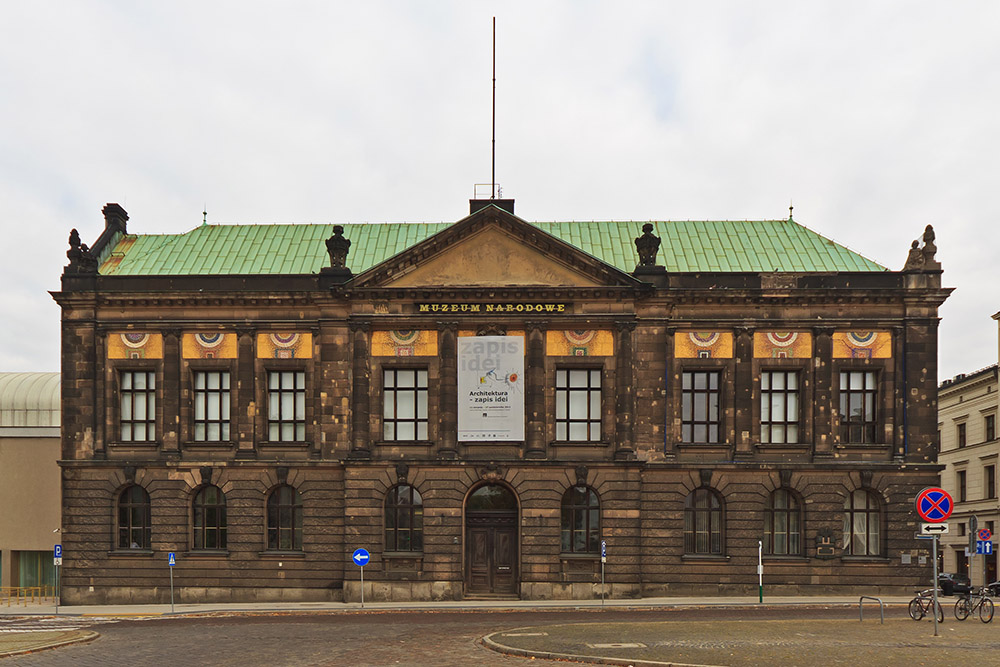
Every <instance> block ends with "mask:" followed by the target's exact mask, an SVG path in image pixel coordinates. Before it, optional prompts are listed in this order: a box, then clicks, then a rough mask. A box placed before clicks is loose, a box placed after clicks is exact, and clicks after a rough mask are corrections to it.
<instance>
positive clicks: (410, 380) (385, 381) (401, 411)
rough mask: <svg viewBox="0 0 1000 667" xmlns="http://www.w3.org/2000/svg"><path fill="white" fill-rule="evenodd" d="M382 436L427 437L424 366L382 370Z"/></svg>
mask: <svg viewBox="0 0 1000 667" xmlns="http://www.w3.org/2000/svg"><path fill="white" fill-rule="evenodd" d="M382 437H383V438H384V439H386V440H410V441H420V440H427V369H426V368H384V369H382Z"/></svg>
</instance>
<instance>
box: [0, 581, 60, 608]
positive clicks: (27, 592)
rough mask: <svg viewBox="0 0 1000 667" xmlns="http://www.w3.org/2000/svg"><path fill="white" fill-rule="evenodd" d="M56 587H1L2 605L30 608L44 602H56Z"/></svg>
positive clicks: (0, 600)
mask: <svg viewBox="0 0 1000 667" xmlns="http://www.w3.org/2000/svg"><path fill="white" fill-rule="evenodd" d="M55 599H56V587H55V586H0V604H4V603H6V604H7V606H8V607H9V606H11V605H12V604H15V605H20V606H24V607H26V606H28V605H29V604H39V603H41V602H42V601H53V602H54V601H55Z"/></svg>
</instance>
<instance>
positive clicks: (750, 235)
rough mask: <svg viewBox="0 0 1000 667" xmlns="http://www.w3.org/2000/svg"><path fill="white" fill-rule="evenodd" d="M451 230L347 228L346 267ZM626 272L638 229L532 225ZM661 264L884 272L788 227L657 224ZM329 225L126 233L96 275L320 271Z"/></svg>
mask: <svg viewBox="0 0 1000 667" xmlns="http://www.w3.org/2000/svg"><path fill="white" fill-rule="evenodd" d="M452 224H454V223H446V222H441V223H366V224H346V225H344V236H345V237H347V238H348V239H350V241H351V249H350V253H349V254H348V256H347V266H348V268H350V269H351V271H353V272H354V273H355V274H358V273H361V272H362V271H366V270H367V269H370V268H372V267H373V266H376V265H377V264H379V263H381V262H383V261H385V260H387V259H389V258H390V257H392V256H393V255H396V254H398V253H400V252H402V251H403V250H406V249H407V248H409V247H411V246H413V245H414V244H416V243H418V242H420V241H423V240H424V239H426V238H428V237H430V236H432V235H433V234H436V233H437V232H440V231H442V230H443V229H446V228H447V227H450V226H451V225H452ZM528 224H531V225H534V226H535V227H538V228H539V229H541V230H543V231H545V232H547V233H549V234H552V235H553V236H556V237H558V238H560V239H562V240H563V241H565V242H567V243H569V244H571V245H573V246H576V247H577V248H579V249H580V250H582V251H584V252H586V253H588V254H590V255H593V256H594V257H597V258H598V259H600V260H602V261H604V262H606V263H608V264H611V265H612V266H615V267H617V268H618V269H620V270H622V271H625V272H628V273H630V272H632V271H633V270H635V265H636V263H637V262H638V255H637V254H636V251H635V238H636V237H637V236H639V235H640V234H641V233H642V225H643V224H644V223H643V222H531V223H528ZM652 224H653V228H654V229H653V233H654V234H655V235H656V236H659V237H660V239H661V240H662V243H661V246H660V253H659V255H658V256H657V263H659V264H663V265H664V266H666V267H667V271H673V272H697V271H720V272H742V271H746V272H768V271H794V272H808V271H885V270H886V269H885V267H882V266H880V265H878V264H876V263H875V262H873V261H871V260H869V259H866V258H865V257H862V256H861V255H859V254H857V253H855V252H853V251H852V250H849V249H847V248H845V247H843V246H841V245H838V244H836V243H834V242H833V241H831V240H829V239H827V238H824V237H823V236H820V235H819V234H817V233H815V232H813V231H811V230H809V229H806V228H805V227H803V226H802V225H800V224H798V223H796V222H794V221H791V220H761V221H747V222H729V221H722V222H691V221H688V222H653V223H652ZM332 234H333V225H332V224H322V225H320V224H302V225H203V226H201V227H196V228H195V229H193V230H191V231H189V232H186V233H184V234H147V235H129V236H126V237H125V238H123V239H122V240H121V241H119V243H118V245H117V246H116V247H115V249H114V250H113V251H112V252H111V254H110V256H109V257H108V258H107V259H106V260H105V261H104V263H103V264H102V265H101V268H100V273H101V274H102V275H109V276H110V275H118V276H151V275H225V274H229V275H252V274H303V273H318V272H319V270H320V269H321V268H323V267H324V266H327V265H328V264H329V257H328V255H327V252H326V245H325V241H326V239H327V238H328V237H329V236H331V235H332Z"/></svg>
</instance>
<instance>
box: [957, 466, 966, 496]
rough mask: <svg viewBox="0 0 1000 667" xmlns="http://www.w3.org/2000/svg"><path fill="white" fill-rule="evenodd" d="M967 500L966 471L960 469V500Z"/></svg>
mask: <svg viewBox="0 0 1000 667" xmlns="http://www.w3.org/2000/svg"><path fill="white" fill-rule="evenodd" d="M965 501H966V486H965V471H964V470H959V471H958V502H960V503H964V502H965Z"/></svg>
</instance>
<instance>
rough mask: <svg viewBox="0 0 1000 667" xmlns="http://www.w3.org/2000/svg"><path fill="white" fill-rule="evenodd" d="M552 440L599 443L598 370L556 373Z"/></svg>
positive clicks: (583, 369)
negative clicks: (554, 429)
mask: <svg viewBox="0 0 1000 667" xmlns="http://www.w3.org/2000/svg"><path fill="white" fill-rule="evenodd" d="M555 422H556V440H559V441H562V442H598V441H600V439H601V369H599V368H559V369H556V419H555Z"/></svg>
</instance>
